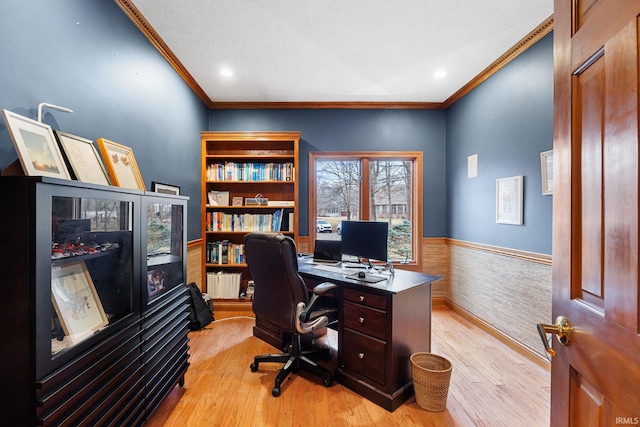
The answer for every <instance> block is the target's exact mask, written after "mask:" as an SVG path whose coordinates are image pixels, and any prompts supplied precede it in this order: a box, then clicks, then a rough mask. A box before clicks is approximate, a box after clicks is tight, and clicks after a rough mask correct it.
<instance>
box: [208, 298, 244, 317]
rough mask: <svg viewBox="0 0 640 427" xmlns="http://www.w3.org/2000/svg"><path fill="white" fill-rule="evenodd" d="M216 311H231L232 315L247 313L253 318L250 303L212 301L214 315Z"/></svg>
mask: <svg viewBox="0 0 640 427" xmlns="http://www.w3.org/2000/svg"><path fill="white" fill-rule="evenodd" d="M217 311H222V312H224V311H231V312H234V313H238V312H239V313H245V312H246V313H247V314H250V315H251V316H252V317H253V309H252V306H251V301H249V300H247V301H240V300H235V301H234V300H217V299H214V300H213V312H214V314H215V313H216V312H217Z"/></svg>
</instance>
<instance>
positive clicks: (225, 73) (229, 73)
mask: <svg viewBox="0 0 640 427" xmlns="http://www.w3.org/2000/svg"><path fill="white" fill-rule="evenodd" d="M220 74H221V75H223V76H225V77H231V76H233V71H231V70H230V69H228V68H223V69H222V70H220Z"/></svg>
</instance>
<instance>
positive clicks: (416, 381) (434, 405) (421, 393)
mask: <svg viewBox="0 0 640 427" xmlns="http://www.w3.org/2000/svg"><path fill="white" fill-rule="evenodd" d="M410 359H411V375H412V376H413V388H414V390H415V392H416V402H418V405H420V407H421V408H422V409H426V410H427V411H432V412H442V411H444V410H445V409H446V408H447V396H448V394H449V381H450V380H451V369H452V367H451V362H449V361H448V360H447V359H445V358H444V357H441V356H438V355H436V354H433V353H414V354H412V355H411V357H410Z"/></svg>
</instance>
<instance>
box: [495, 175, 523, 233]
mask: <svg viewBox="0 0 640 427" xmlns="http://www.w3.org/2000/svg"><path fill="white" fill-rule="evenodd" d="M523 181H524V177H523V176H512V177H509V178H500V179H496V222H497V223H500V224H516V225H522V188H523V186H522V184H523Z"/></svg>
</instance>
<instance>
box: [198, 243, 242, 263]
mask: <svg viewBox="0 0 640 427" xmlns="http://www.w3.org/2000/svg"><path fill="white" fill-rule="evenodd" d="M205 262H206V263H207V264H244V263H245V262H246V260H245V259H244V244H242V243H231V242H229V241H228V240H220V241H217V242H207V252H206V254H205Z"/></svg>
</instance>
